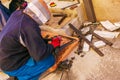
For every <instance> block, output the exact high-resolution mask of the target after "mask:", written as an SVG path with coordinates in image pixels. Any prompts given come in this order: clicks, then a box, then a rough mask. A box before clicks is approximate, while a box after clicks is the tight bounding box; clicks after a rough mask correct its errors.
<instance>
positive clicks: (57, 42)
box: [51, 36, 62, 48]
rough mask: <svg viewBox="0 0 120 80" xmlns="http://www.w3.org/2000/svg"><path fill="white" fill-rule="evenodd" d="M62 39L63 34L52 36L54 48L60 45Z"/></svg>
mask: <svg viewBox="0 0 120 80" xmlns="http://www.w3.org/2000/svg"><path fill="white" fill-rule="evenodd" d="M61 40H62V39H61V36H56V37H54V38H52V41H51V44H52V45H53V47H54V48H57V47H60V43H61Z"/></svg>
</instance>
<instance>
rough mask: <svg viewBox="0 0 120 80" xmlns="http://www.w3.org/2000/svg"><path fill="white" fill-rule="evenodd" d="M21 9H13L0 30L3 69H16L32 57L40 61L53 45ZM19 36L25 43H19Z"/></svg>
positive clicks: (46, 55) (0, 56)
mask: <svg viewBox="0 0 120 80" xmlns="http://www.w3.org/2000/svg"><path fill="white" fill-rule="evenodd" d="M39 26H40V25H39V24H37V23H36V22H35V21H34V20H33V19H32V18H30V17H29V16H28V15H26V14H24V13H23V12H22V10H18V11H15V12H14V13H13V14H12V15H11V16H10V18H9V20H8V22H7V24H6V26H5V27H4V28H3V30H2V32H0V67H1V69H2V70H4V71H12V70H15V69H18V68H19V67H21V66H22V65H24V64H25V63H26V61H27V60H28V59H29V58H30V57H32V58H33V59H34V60H35V61H40V60H42V59H44V58H46V57H48V56H49V55H50V54H51V53H52V51H53V46H52V45H51V44H47V43H46V42H45V41H44V39H43V37H42V36H41V34H40V33H41V30H40V28H39ZM20 36H21V38H22V40H23V42H24V44H25V46H24V45H23V44H21V41H20Z"/></svg>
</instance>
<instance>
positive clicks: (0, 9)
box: [0, 1, 10, 30]
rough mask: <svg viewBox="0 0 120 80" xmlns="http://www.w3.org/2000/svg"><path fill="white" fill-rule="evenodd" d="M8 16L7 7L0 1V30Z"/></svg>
mask: <svg viewBox="0 0 120 80" xmlns="http://www.w3.org/2000/svg"><path fill="white" fill-rule="evenodd" d="M9 16H10V11H9V9H7V8H6V7H5V6H4V5H3V4H2V3H1V1H0V30H2V28H3V27H4V25H5V24H6V22H7V20H8V18H9Z"/></svg>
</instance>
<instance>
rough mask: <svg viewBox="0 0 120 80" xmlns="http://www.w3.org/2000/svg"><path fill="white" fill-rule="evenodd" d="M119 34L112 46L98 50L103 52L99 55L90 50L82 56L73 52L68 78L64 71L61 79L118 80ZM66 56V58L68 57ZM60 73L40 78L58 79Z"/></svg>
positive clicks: (119, 77) (119, 67)
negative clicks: (102, 54) (101, 55)
mask: <svg viewBox="0 0 120 80" xmlns="http://www.w3.org/2000/svg"><path fill="white" fill-rule="evenodd" d="M116 43H120V36H119V37H118V38H117V39H116V40H115V42H114V44H113V45H114V47H115V46H116V47H117V49H115V48H112V47H110V46H104V47H103V48H100V50H101V51H102V52H103V53H104V56H103V57H100V56H99V55H98V54H97V53H96V52H94V51H93V50H90V51H89V52H87V53H86V54H85V56H84V57H80V56H79V55H77V54H74V52H72V53H71V55H70V57H71V56H75V60H74V62H73V66H72V67H71V70H70V71H69V72H68V73H69V78H70V79H68V76H67V75H66V73H64V76H63V78H62V80H120V46H118V44H117V45H116ZM70 57H68V58H70ZM61 74H62V72H61V73H52V74H50V75H48V76H47V77H45V78H43V79H42V80H53V79H54V80H60V76H61Z"/></svg>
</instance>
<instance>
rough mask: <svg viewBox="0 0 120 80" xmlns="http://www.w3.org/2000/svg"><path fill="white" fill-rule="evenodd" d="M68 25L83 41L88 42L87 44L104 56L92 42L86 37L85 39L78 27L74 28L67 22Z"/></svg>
mask: <svg viewBox="0 0 120 80" xmlns="http://www.w3.org/2000/svg"><path fill="white" fill-rule="evenodd" d="M68 25H69V26H70V28H71V29H73V30H74V31H75V32H76V33H77V34H78V35H79V36H80V37H81V38H82V39H83V40H84V41H85V42H87V43H88V45H89V46H90V47H91V48H92V49H94V50H95V51H96V52H97V53H98V54H99V55H100V56H104V54H103V53H102V52H101V51H100V50H99V49H98V48H97V47H95V46H94V45H93V44H92V42H90V41H89V40H88V39H86V38H85V37H84V35H83V34H82V32H81V31H79V30H78V29H76V28H75V27H74V26H73V25H72V24H71V23H69V24H68Z"/></svg>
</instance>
